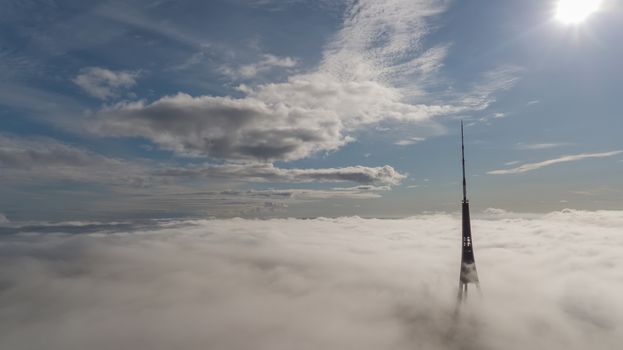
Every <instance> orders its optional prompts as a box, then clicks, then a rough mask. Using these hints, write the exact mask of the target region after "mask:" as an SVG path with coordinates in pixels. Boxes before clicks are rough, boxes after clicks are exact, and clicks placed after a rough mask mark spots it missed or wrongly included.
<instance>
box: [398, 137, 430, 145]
mask: <svg viewBox="0 0 623 350" xmlns="http://www.w3.org/2000/svg"><path fill="white" fill-rule="evenodd" d="M424 140H426V139H425V138H423V137H410V138H408V139H404V140H398V141H396V142H395V144H396V145H398V146H409V145H414V144H416V143H419V142H422V141H424Z"/></svg>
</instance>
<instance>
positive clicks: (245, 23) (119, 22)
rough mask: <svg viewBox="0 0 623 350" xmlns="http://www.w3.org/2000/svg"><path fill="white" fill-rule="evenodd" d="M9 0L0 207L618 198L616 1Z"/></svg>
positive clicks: (362, 205)
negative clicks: (585, 10) (573, 6)
mask: <svg viewBox="0 0 623 350" xmlns="http://www.w3.org/2000/svg"><path fill="white" fill-rule="evenodd" d="M0 6H1V9H0V33H1V34H0V77H1V79H0V168H1V169H0V170H1V173H0V212H1V213H3V217H6V218H8V220H18V221H19V220H68V219H100V218H138V217H178V216H299V217H309V216H319V215H322V216H336V215H362V216H376V217H392V216H406V215H411V214H415V213H419V212H423V211H455V210H457V205H458V202H459V201H460V197H461V193H460V187H459V186H460V178H459V176H460V158H459V157H460V148H459V146H460V145H459V142H460V138H459V135H458V132H459V121H460V120H464V121H465V123H466V139H467V141H466V142H467V143H466V148H467V150H466V156H467V162H468V163H467V165H468V169H467V171H468V175H469V179H468V183H469V189H468V192H469V193H468V195H469V197H470V199H471V201H472V205H473V206H474V207H475V208H476V209H484V208H487V207H495V208H503V209H508V210H516V211H528V212H540V211H549V210H554V209H562V208H566V207H570V208H577V209H620V208H621V206H622V204H623V203H622V201H621V198H623V187H622V185H623V184H622V182H621V178H622V175H623V152H622V151H623V142H622V141H621V135H620V134H621V131H623V122H622V121H621V115H620V108H619V105H620V98H621V91H620V82H621V81H623V70H622V69H621V63H620V62H623V48H622V47H621V45H620V43H621V42H623V21H622V19H623V12H622V10H623V9H622V7H621V4H620V2H618V1H614V0H603V1H601V4H600V8H599V9H598V11H596V12H595V13H593V14H591V15H590V16H589V17H587V18H586V19H585V20H584V21H581V22H578V23H572V24H570V23H564V22H562V21H559V20H556V19H555V17H556V7H557V1H536V0H535V1H532V0H528V1H514V2H508V1H426V0H423V1H407V0H392V1H383V2H380V1H352V0H344V1H328V0H323V1H303V0H300V1H297V0H283V1H277V0H274V1H273V0H263V1H250V0H249V1H247V0H229V1H209V2H205V1H184V2H175V1H138V0H137V1H118V2H116V1H91V2H84V1H52V0H45V1H44V0H42V1H26V0H24V1H11V0H9V1H3V2H2V5H0Z"/></svg>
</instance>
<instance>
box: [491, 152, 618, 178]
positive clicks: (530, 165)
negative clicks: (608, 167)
mask: <svg viewBox="0 0 623 350" xmlns="http://www.w3.org/2000/svg"><path fill="white" fill-rule="evenodd" d="M621 153H623V151H612V152H603V153H581V154H574V155H568V156H562V157H560V158H555V159H549V160H544V161H542V162H538V163H526V164H522V165H520V166H518V167H516V168H512V169H499V170H492V171H489V172H487V174H491V175H504V174H520V173H525V172H528V171H532V170H537V169H540V168H543V167H546V166H549V165H554V164H558V163H565V162H574V161H578V160H582V159H587V158H605V157H612V156H615V155H617V154H621Z"/></svg>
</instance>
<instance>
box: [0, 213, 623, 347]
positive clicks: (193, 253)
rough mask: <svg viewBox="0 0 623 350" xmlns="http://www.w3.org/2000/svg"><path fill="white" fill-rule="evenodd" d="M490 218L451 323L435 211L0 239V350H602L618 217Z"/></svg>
mask: <svg viewBox="0 0 623 350" xmlns="http://www.w3.org/2000/svg"><path fill="white" fill-rule="evenodd" d="M505 215H508V213H500V214H498V217H497V218H496V219H493V220H478V219H475V220H474V221H473V234H474V246H475V252H476V259H477V264H478V272H479V275H480V279H481V287H482V290H483V296H482V297H478V295H477V293H473V294H470V297H469V299H468V302H467V304H465V305H464V307H463V309H462V310H461V313H460V315H459V316H458V318H455V317H454V306H455V300H456V288H457V284H458V282H457V279H458V275H457V273H458V270H457V266H459V259H460V256H459V254H458V247H459V245H460V242H459V237H460V220H459V218H458V217H455V216H450V215H444V214H437V215H424V216H417V217H413V218H409V219H404V220H378V219H361V218H356V217H354V218H338V219H313V220H295V219H282V220H242V219H233V220H210V221H203V220H199V221H187V222H174V221H171V222H161V223H159V224H158V226H157V227H153V226H137V227H136V229H131V228H130V229H128V227H127V226H123V225H120V226H119V227H114V226H104V225H103V226H102V228H101V229H98V228H97V227H98V226H97V225H90V226H87V227H84V229H83V230H84V231H86V232H89V233H88V234H58V233H57V234H54V235H50V234H44V233H41V234H37V233H30V234H27V235H26V234H22V235H11V234H4V235H0V241H1V242H2V244H0V259H1V261H2V262H3V264H2V265H0V278H1V279H2V281H3V283H2V291H3V292H2V294H0V306H1V307H2V309H3V312H2V313H0V324H2V327H0V347H1V348H6V349H33V348H44V347H45V348H46V349H50V350H56V349H75V348H81V349H83V348H88V349H93V350H99V349H109V348H111V347H114V348H116V349H144V348H149V349H154V350H159V349H171V348H180V349H205V348H227V349H231V348H236V349H251V348H253V349H292V348H297V349H301V348H302V349H308V348H309V349H318V348H323V349H349V348H357V349H362V350H366V349H389V348H391V349H396V350H400V349H414V348H421V349H432V350H435V349H499V348H504V349H508V350H515V349H545V348H547V349H552V350H562V349H565V350H576V349H588V348H591V349H616V348H617V347H618V346H619V344H620V343H621V341H622V340H623V303H621V302H620V297H619V295H620V291H621V290H622V288H623V281H622V280H621V278H620V271H621V269H622V268H623V261H622V260H621V259H620V256H621V247H623V236H622V235H621V234H620V232H619V231H620V227H621V225H622V224H623V212H620V211H599V212H580V211H571V210H565V211H562V212H557V213H551V214H548V215H538V216H533V217H530V218H521V217H515V216H512V217H510V218H507V217H506V216H505ZM62 230H63V228H62V227H61V228H60V229H59V228H58V227H57V232H58V231H62ZM501 233H502V234H501ZM42 286H44V287H45V288H42ZM33 334H36V335H37V336H33ZM241 335H244V336H241Z"/></svg>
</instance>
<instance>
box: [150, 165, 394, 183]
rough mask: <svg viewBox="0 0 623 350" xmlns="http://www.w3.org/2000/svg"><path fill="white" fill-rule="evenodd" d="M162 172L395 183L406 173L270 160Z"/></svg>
mask: <svg viewBox="0 0 623 350" xmlns="http://www.w3.org/2000/svg"><path fill="white" fill-rule="evenodd" d="M158 174H159V175H161V176H173V177H178V176H188V177H199V176H200V177H214V178H218V177H225V178H234V179H239V180H241V181H252V182H299V183H303V182H339V181H351V182H357V183H361V184H374V183H379V184H384V185H397V184H399V183H400V181H401V180H402V179H403V178H404V177H405V175H403V174H400V173H399V172H397V171H396V170H394V168H393V167H391V166H389V165H386V166H383V167H364V166H352V167H343V168H322V169H296V168H294V169H283V168H277V167H275V166H273V165H272V164H224V165H208V166H200V167H192V168H190V167H186V168H169V169H166V170H163V171H161V172H159V173H158Z"/></svg>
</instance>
